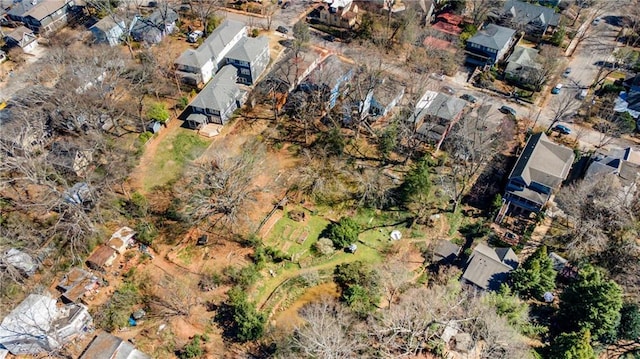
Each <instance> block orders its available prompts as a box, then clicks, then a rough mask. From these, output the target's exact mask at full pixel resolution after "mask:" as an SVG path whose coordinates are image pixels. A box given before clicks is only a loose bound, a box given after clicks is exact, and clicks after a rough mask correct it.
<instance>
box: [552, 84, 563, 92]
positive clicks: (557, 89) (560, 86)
mask: <svg viewBox="0 0 640 359" xmlns="http://www.w3.org/2000/svg"><path fill="white" fill-rule="evenodd" d="M560 90H562V84H557V85H556V87H554V88H553V89H552V90H551V93H552V94H554V95H557V94H559V93H560Z"/></svg>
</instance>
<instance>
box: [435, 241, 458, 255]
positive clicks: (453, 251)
mask: <svg viewBox="0 0 640 359" xmlns="http://www.w3.org/2000/svg"><path fill="white" fill-rule="evenodd" d="M459 253H460V246H458V245H456V244H454V243H453V242H451V241H447V240H444V239H443V240H440V241H438V244H437V245H436V246H435V248H434V250H433V259H434V260H442V259H444V260H452V259H455V257H457V256H458V254H459Z"/></svg>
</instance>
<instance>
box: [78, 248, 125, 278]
mask: <svg viewBox="0 0 640 359" xmlns="http://www.w3.org/2000/svg"><path fill="white" fill-rule="evenodd" d="M116 258H118V252H117V251H116V250H115V249H113V248H111V247H109V246H104V245H103V246H100V247H98V249H96V250H95V251H93V253H92V254H91V255H90V256H89V258H87V260H86V263H87V266H88V267H89V268H91V269H93V270H97V271H101V272H104V271H105V268H106V267H111V265H113V262H114V261H115V260H116Z"/></svg>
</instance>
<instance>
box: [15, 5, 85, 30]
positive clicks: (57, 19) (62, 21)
mask: <svg viewBox="0 0 640 359" xmlns="http://www.w3.org/2000/svg"><path fill="white" fill-rule="evenodd" d="M24 1H29V0H23V1H22V2H24ZM31 2H32V3H35V5H34V6H33V7H32V8H31V9H29V10H28V11H27V12H25V13H24V14H23V15H22V22H23V23H24V24H25V25H26V26H27V27H29V28H30V29H32V30H33V31H35V32H37V33H41V34H44V33H47V32H50V31H54V30H57V29H60V28H62V27H64V26H65V25H66V24H67V20H68V17H69V15H70V14H71V13H72V11H73V9H74V6H75V3H74V0H46V1H36V0H31Z"/></svg>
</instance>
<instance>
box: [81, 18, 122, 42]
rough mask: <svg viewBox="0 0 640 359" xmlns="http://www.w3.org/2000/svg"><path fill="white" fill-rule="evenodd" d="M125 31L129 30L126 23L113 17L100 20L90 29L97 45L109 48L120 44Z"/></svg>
mask: <svg viewBox="0 0 640 359" xmlns="http://www.w3.org/2000/svg"><path fill="white" fill-rule="evenodd" d="M125 30H127V28H126V25H125V21H124V20H122V19H118V18H115V17H113V16H107V17H105V18H103V19H100V21H98V22H96V23H95V24H94V25H93V26H91V28H89V31H91V33H92V34H93V36H94V37H95V42H96V43H97V44H108V45H109V46H116V45H118V44H120V42H121V41H122V36H123V35H124V33H125Z"/></svg>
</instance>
